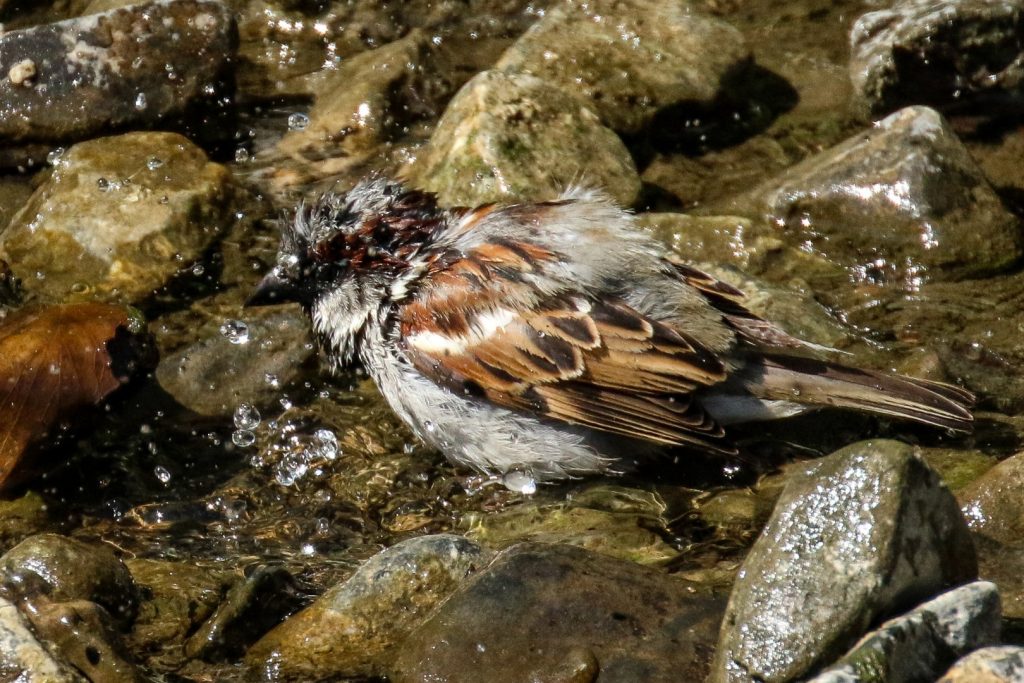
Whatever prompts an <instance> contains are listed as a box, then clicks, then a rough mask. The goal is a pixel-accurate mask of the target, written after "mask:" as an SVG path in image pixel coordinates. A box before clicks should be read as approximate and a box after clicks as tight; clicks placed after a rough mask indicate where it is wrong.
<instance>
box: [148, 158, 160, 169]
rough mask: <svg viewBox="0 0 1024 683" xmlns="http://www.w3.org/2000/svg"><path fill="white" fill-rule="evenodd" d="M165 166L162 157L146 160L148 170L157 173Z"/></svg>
mask: <svg viewBox="0 0 1024 683" xmlns="http://www.w3.org/2000/svg"><path fill="white" fill-rule="evenodd" d="M163 165H164V160H163V159H161V158H160V157H150V158H148V159H146V168H148V169H149V170H150V171H155V170H156V169H158V168H160V167H161V166H163Z"/></svg>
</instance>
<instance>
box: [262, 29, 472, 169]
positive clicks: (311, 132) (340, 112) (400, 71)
mask: <svg viewBox="0 0 1024 683" xmlns="http://www.w3.org/2000/svg"><path fill="white" fill-rule="evenodd" d="M434 51H435V49H434V46H433V44H432V43H431V42H430V36H428V35H426V34H425V33H424V32H422V31H419V30H414V31H413V32H411V33H410V34H409V35H407V36H405V37H404V38H402V39H401V40H397V41H395V42H393V43H388V44H387V45H384V46H382V47H379V48H377V49H376V50H369V51H367V52H363V53H361V54H358V55H356V56H354V57H352V58H351V59H348V60H345V61H344V62H342V64H341V66H339V67H338V69H337V70H335V71H333V72H331V73H330V74H329V75H328V76H325V77H324V79H323V80H322V82H321V83H320V84H318V86H317V93H316V103H315V104H314V105H313V107H312V108H311V109H310V110H309V114H308V117H307V119H302V118H301V115H300V116H299V117H298V118H297V119H293V122H298V123H293V126H292V130H290V131H289V132H288V133H287V134H286V135H285V136H284V137H283V138H281V141H280V142H279V143H278V148H279V149H280V150H281V151H282V152H284V153H285V154H289V155H295V156H298V157H299V158H311V159H319V158H323V157H324V156H325V155H341V154H358V153H365V152H368V151H370V150H372V149H373V148H374V146H376V145H378V144H380V143H381V142H385V141H387V140H389V139H391V138H393V137H397V136H398V135H399V134H400V132H401V130H402V128H403V126H406V125H408V123H409V122H411V121H414V120H418V119H424V118H431V117H435V116H437V115H438V114H440V112H441V111H442V109H443V107H444V103H445V101H446V100H447V98H448V96H449V95H450V94H451V90H452V89H451V87H450V86H449V85H448V84H447V83H446V82H445V81H444V79H443V78H441V77H439V76H437V74H436V72H437V68H436V65H434V64H433V63H432V62H433V55H434Z"/></svg>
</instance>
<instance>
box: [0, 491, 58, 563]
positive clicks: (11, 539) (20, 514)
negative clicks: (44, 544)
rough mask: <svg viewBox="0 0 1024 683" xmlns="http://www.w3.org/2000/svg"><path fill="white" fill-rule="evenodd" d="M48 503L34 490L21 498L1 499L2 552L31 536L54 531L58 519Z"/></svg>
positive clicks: (0, 534) (0, 530)
mask: <svg viewBox="0 0 1024 683" xmlns="http://www.w3.org/2000/svg"><path fill="white" fill-rule="evenodd" d="M48 507H49V505H48V503H47V502H46V501H45V500H44V499H43V498H42V496H40V495H39V494H38V493H36V492H34V491H28V492H26V493H25V494H24V495H23V496H21V497H20V498H14V499H12V500H2V501H0V552H7V551H8V550H10V549H11V548H13V547H14V546H15V545H17V544H18V543H21V542H22V541H24V540H25V539H26V538H28V537H29V536H32V535H34V534H39V533H42V532H45V531H54V530H55V529H56V527H57V521H56V520H55V519H54V518H53V517H52V516H51V515H50V512H49V510H48Z"/></svg>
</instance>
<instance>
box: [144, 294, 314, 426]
mask: <svg viewBox="0 0 1024 683" xmlns="http://www.w3.org/2000/svg"><path fill="white" fill-rule="evenodd" d="M236 315H237V317H234V316H236ZM212 322H213V324H211V325H208V326H205V327H203V328H202V329H200V330H198V331H197V333H196V337H198V339H197V341H195V342H194V343H192V344H190V345H188V346H185V347H184V348H181V349H178V350H177V351H175V352H173V353H170V354H168V355H166V356H164V357H163V358H162V359H161V361H160V364H159V365H158V366H157V369H156V379H157V382H159V384H160V387H161V388H162V389H163V390H164V391H166V392H167V393H169V394H170V395H171V396H173V397H174V398H175V400H177V401H178V402H179V403H181V404H182V405H183V406H185V407H187V408H188V409H189V410H193V411H195V412H197V413H199V414H200V415H211V416H224V415H231V414H232V413H233V412H234V411H235V409H236V408H237V407H238V406H239V405H240V404H242V403H250V404H253V405H255V406H257V407H259V408H263V407H266V406H269V405H271V404H273V403H275V402H276V401H277V400H278V399H280V398H281V392H282V388H284V387H288V386H289V385H291V384H293V383H294V382H295V381H296V379H297V378H299V377H300V376H301V375H302V370H303V366H304V365H307V364H308V363H309V362H310V361H311V360H312V359H313V358H315V356H316V350H315V347H314V343H313V338H312V333H311V332H310V328H309V321H308V320H307V319H306V317H305V315H303V313H302V311H301V309H300V308H299V307H298V306H274V307H268V308H265V309H245V310H244V311H243V310H242V309H238V308H235V309H228V311H227V314H226V315H225V317H223V318H221V319H219V321H218V320H217V319H214V320H213V321H212ZM218 322H219V324H217V323H218ZM268 377H271V378H273V381H268V380H267V378H268Z"/></svg>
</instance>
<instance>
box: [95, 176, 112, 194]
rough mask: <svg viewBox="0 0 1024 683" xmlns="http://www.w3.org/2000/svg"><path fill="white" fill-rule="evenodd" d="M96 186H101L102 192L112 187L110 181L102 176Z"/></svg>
mask: <svg viewBox="0 0 1024 683" xmlns="http://www.w3.org/2000/svg"><path fill="white" fill-rule="evenodd" d="M96 187H98V188H99V190H100V192H107V191H108V190H109V189H110V181H109V180H107V179H106V178H100V179H99V180H97V181H96Z"/></svg>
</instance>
